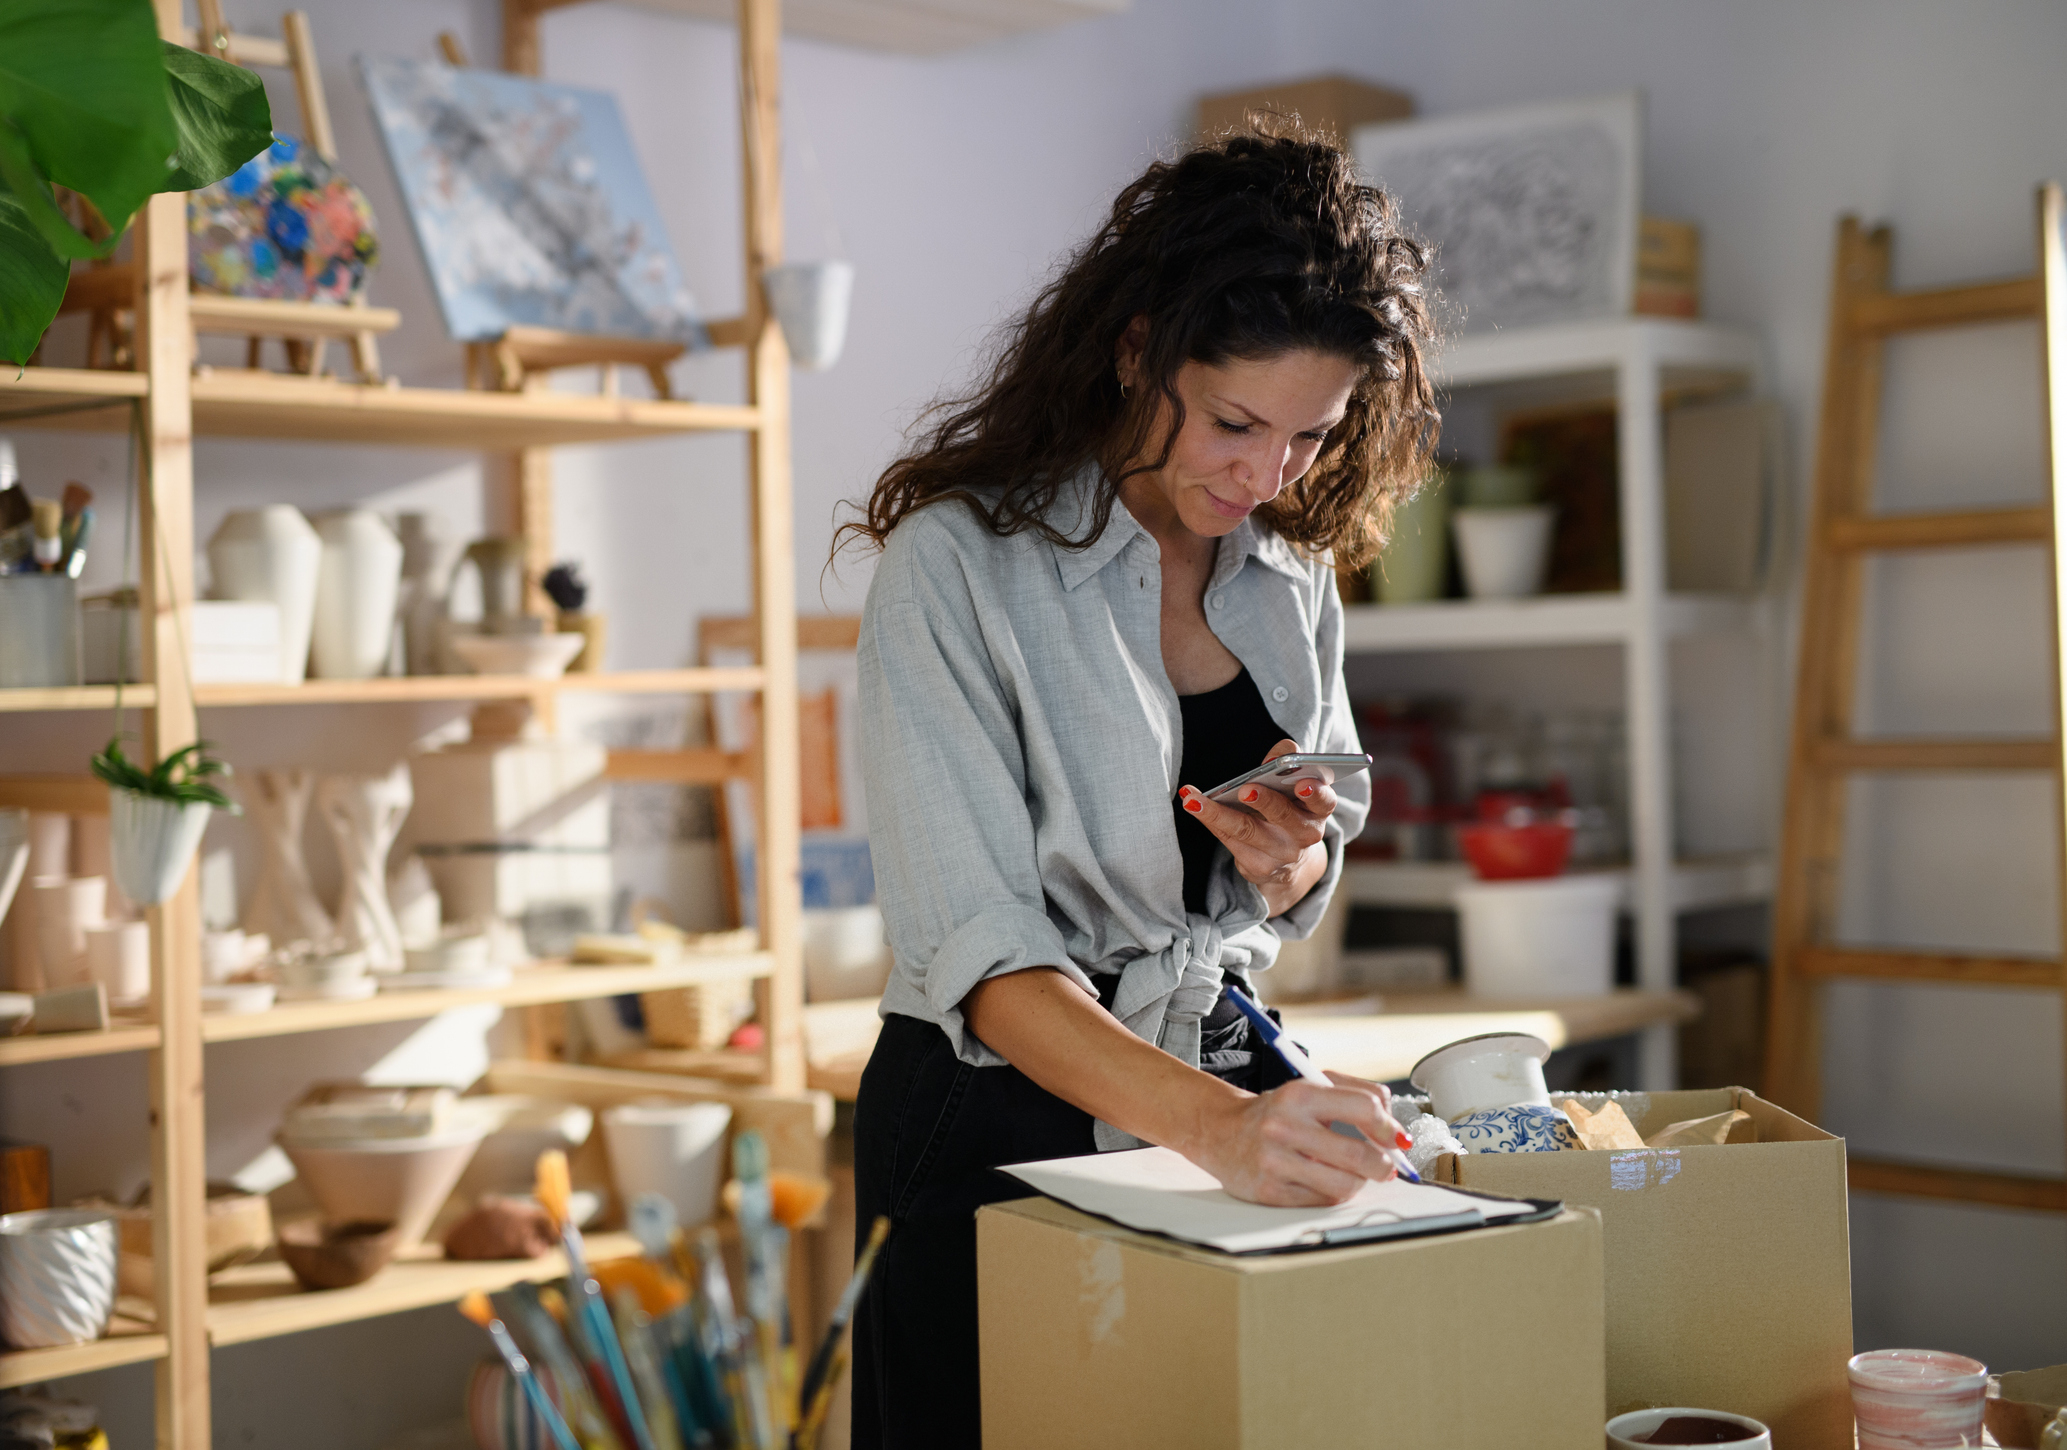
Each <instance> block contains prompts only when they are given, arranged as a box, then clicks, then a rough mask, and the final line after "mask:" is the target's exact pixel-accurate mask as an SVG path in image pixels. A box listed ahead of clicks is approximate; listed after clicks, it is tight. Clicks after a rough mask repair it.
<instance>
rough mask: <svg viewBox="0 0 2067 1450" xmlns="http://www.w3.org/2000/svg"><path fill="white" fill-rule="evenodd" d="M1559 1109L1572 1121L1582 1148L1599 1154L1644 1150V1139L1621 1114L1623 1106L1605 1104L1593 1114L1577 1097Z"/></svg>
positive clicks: (1626, 1116) (1563, 1103)
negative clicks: (1615, 1150) (1611, 1151)
mask: <svg viewBox="0 0 2067 1450" xmlns="http://www.w3.org/2000/svg"><path fill="white" fill-rule="evenodd" d="M1558 1106H1559V1107H1560V1108H1562V1109H1563V1110H1564V1114H1565V1116H1566V1117H1568V1118H1570V1119H1571V1120H1572V1128H1573V1130H1574V1131H1575V1132H1576V1133H1578V1135H1579V1146H1580V1147H1581V1148H1591V1149H1593V1150H1594V1151H1596V1152H1599V1151H1602V1150H1604V1149H1610V1148H1641V1147H1644V1146H1645V1144H1644V1140H1643V1137H1642V1135H1641V1134H1639V1133H1638V1132H1637V1131H1636V1125H1635V1124H1633V1123H1631V1122H1630V1121H1629V1115H1628V1114H1627V1113H1625V1112H1623V1111H1622V1105H1621V1104H1620V1103H1612V1102H1611V1103H1602V1104H1601V1105H1600V1106H1599V1107H1598V1108H1596V1109H1594V1110H1593V1111H1592V1112H1588V1111H1587V1110H1586V1105H1585V1104H1584V1103H1581V1102H1580V1101H1579V1100H1578V1099H1577V1098H1566V1099H1565V1100H1564V1101H1563V1102H1562V1103H1559V1104H1558Z"/></svg>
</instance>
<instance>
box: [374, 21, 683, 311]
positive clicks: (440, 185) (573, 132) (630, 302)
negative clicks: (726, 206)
mask: <svg viewBox="0 0 2067 1450" xmlns="http://www.w3.org/2000/svg"><path fill="white" fill-rule="evenodd" d="M359 69H360V74H361V76H362V78H363V79H364V81H365V84H366V94H367V96H368V98H369V99H370V100H371V101H372V103H373V116H374V120H375V122H376V123H377V124H378V126H379V128H380V133H381V138H382V139H383V140H384V141H385V142H386V143H387V151H388V158H389V160H390V161H391V162H392V163H393V164H394V168H395V177H396V180H397V181H398V182H399V183H400V185H401V190H402V197H403V200H404V202H405V203H406V204H407V207H408V210H409V219H410V221H411V223H412V224H413V225H414V227H415V230H416V240H417V243H418V245H419V247H420V248H421V249H422V252H423V257H424V262H425V264H426V265H427V266H428V267H429V268H430V273H431V284H432V286H433V287H434V288H435V289H436V291H437V294H438V304H439V306H440V307H441V308H443V309H444V313H445V326H446V328H447V329H448V330H449V331H450V332H451V334H452V336H453V337H454V338H455V339H458V340H459V341H462V342H476V341H480V340H482V339H485V338H492V337H495V336H497V335H499V334H500V333H502V332H503V331H504V330H505V329H506V328H510V327H515V326H529V327H550V328H558V329H560V330H562V331H566V332H578V333H586V334H590V335H599V336H607V337H638V338H664V339H672V340H675V341H680V342H687V343H691V344H700V343H701V342H702V341H703V338H702V332H701V329H700V328H699V326H698V324H697V321H696V309H695V303H694V301H693V299H692V298H691V297H690V295H689V291H688V289H687V288H686V287H685V286H684V285H683V283H682V276H681V272H680V269H679V268H678V267H677V266H676V265H675V258H674V253H673V252H672V251H671V250H670V249H669V247H668V241H667V234H666V233H665V232H664V231H663V230H662V228H661V223H660V212H659V209H658V208H656V207H655V206H654V204H653V195H652V193H651V192H650V191H648V190H647V188H646V178H645V176H644V174H643V173H642V172H641V171H640V170H639V162H638V158H637V157H636V156H634V155H633V153H632V146H631V137H630V136H629V135H628V134H627V132H626V131H625V126H624V117H623V116H622V115H621V114H620V113H619V111H618V109H617V102H616V100H615V99H614V98H613V97H611V96H609V95H607V94H605V93H604V92H601V91H588V90H580V89H577V88H576V87H573V86H561V85H551V84H548V83H547V82H544V81H537V80H531V79H528V78H526V77H522V76H509V75H498V74H495V73H493V72H489V71H475V70H455V69H453V68H452V67H450V66H444V65H435V64H432V63H430V62H425V61H411V60H375V59H372V58H370V57H365V56H362V57H360V59H359Z"/></svg>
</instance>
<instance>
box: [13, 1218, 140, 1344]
mask: <svg viewBox="0 0 2067 1450" xmlns="http://www.w3.org/2000/svg"><path fill="white" fill-rule="evenodd" d="M114 1308H115V1216H114V1215H113V1214H111V1213H107V1212H105V1211H103V1210H100V1209H77V1208H42V1209H31V1210H29V1211H28V1212H26V1213H10V1214H7V1215H6V1216H5V1217H0V1342H4V1343H5V1344H6V1345H7V1346H8V1347H9V1348H11V1349H51V1348H55V1347H56V1346H58V1345H62V1344H84V1343H86V1342H87V1341H89V1340H94V1339H99V1338H100V1337H101V1336H102V1335H103V1334H106V1333H107V1332H108V1317H109V1315H111V1314H112V1313H113V1312H114Z"/></svg>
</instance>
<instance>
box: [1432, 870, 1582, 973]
mask: <svg viewBox="0 0 2067 1450" xmlns="http://www.w3.org/2000/svg"><path fill="white" fill-rule="evenodd" d="M1621 891H1622V888H1621V883H1620V882H1618V881H1616V880H1615V879H1614V878H1613V877H1607V876H1553V877H1549V878H1548V879H1545V880H1541V881H1471V882H1467V883H1465V884H1464V885H1462V886H1459V887H1458V888H1457V893H1456V900H1457V915H1458V923H1457V924H1458V928H1459V932H1460V934H1461V936H1462V937H1463V943H1464V985H1465V987H1466V989H1467V990H1469V991H1470V992H1471V993H1472V994H1473V995H1474V996H1479V997H1597V996H1600V995H1601V994H1603V993H1605V992H1608V991H1610V990H1612V989H1613V987H1614V985H1615V906H1616V903H1617V900H1618V899H1619V898H1620V896H1621Z"/></svg>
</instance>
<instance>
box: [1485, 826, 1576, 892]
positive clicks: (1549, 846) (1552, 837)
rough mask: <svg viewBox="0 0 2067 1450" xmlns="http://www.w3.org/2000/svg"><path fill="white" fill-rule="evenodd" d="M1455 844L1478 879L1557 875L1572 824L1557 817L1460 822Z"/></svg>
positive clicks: (1567, 852) (1568, 850) (1567, 850)
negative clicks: (1509, 822) (1522, 821)
mask: <svg viewBox="0 0 2067 1450" xmlns="http://www.w3.org/2000/svg"><path fill="white" fill-rule="evenodd" d="M1457 845H1458V847H1459V849H1461V850H1462V851H1463V852H1464V857H1465V859H1466V860H1467V861H1469V862H1471V869H1472V871H1473V872H1474V873H1476V874H1477V876H1478V878H1479V880H1481V881H1521V880H1527V879H1529V878H1531V877H1541V876H1556V875H1558V874H1560V873H1561V872H1563V870H1564V869H1565V860H1566V858H1567V857H1569V856H1570V855H1571V854H1572V828H1571V827H1570V826H1568V825H1565V824H1563V823H1562V822H1557V821H1533V822H1531V823H1530V824H1528V825H1525V826H1502V825H1487V824H1483V823H1481V824H1478V825H1470V826H1459V827H1458V828H1457Z"/></svg>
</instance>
